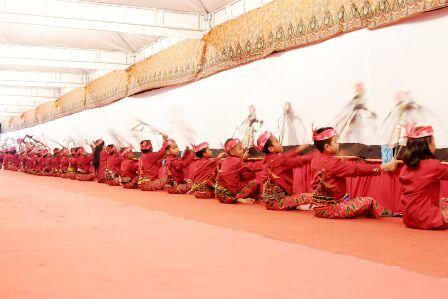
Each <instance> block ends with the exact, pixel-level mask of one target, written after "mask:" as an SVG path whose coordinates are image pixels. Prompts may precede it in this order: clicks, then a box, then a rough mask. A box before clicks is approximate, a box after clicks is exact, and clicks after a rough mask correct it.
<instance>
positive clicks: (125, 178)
mask: <svg viewBox="0 0 448 299" xmlns="http://www.w3.org/2000/svg"><path fill="white" fill-rule="evenodd" d="M121 156H122V157H123V158H124V160H123V161H122V162H121V167H120V183H121V185H122V186H123V188H125V189H137V182H138V162H137V160H135V159H134V153H133V152H132V146H129V147H127V148H125V149H124V150H123V151H122V152H121Z"/></svg>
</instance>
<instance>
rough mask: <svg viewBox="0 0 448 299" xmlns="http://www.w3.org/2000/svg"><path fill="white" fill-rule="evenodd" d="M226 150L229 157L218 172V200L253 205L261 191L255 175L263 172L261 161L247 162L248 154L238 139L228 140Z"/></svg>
mask: <svg viewBox="0 0 448 299" xmlns="http://www.w3.org/2000/svg"><path fill="white" fill-rule="evenodd" d="M224 150H225V152H226V154H227V157H226V158H225V159H224V161H223V162H222V163H221V167H220V169H219V170H218V179H217V183H216V188H215V194H216V198H218V200H219V201H220V202H221V203H228V204H234V203H237V202H239V203H253V202H254V201H255V199H256V198H258V194H259V189H260V183H259V182H257V181H256V180H254V179H255V173H256V172H257V171H261V170H262V163H261V161H259V162H246V160H247V158H248V154H247V153H245V152H244V149H243V146H242V144H241V141H240V140H238V139H233V138H231V139H228V140H227V141H226V143H225V144H224Z"/></svg>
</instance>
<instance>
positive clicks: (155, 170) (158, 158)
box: [139, 142, 167, 180]
mask: <svg viewBox="0 0 448 299" xmlns="http://www.w3.org/2000/svg"><path fill="white" fill-rule="evenodd" d="M166 145H167V144H166V142H164V143H163V145H162V148H161V149H160V150H159V151H157V152H152V153H142V155H141V157H140V160H139V172H140V175H141V176H142V177H146V178H148V179H150V180H154V179H157V178H158V177H159V171H160V167H162V160H163V158H164V157H165V148H166Z"/></svg>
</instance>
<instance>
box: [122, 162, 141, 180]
mask: <svg viewBox="0 0 448 299" xmlns="http://www.w3.org/2000/svg"><path fill="white" fill-rule="evenodd" d="M120 172H121V176H122V177H127V178H131V179H133V178H135V177H136V176H137V175H138V162H137V161H136V160H134V159H127V158H126V159H124V160H123V161H122V162H121V167H120Z"/></svg>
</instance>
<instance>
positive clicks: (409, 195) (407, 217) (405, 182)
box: [400, 126, 448, 229]
mask: <svg viewBox="0 0 448 299" xmlns="http://www.w3.org/2000/svg"><path fill="white" fill-rule="evenodd" d="M433 135H434V134H433V129H432V127H431V126H427V127H417V128H415V129H412V130H411V131H410V132H409V133H408V142H407V144H406V149H405V152H404V155H403V161H404V163H405V166H404V167H403V169H402V170H401V174H400V182H401V184H402V186H403V195H402V196H401V202H402V204H403V206H404V212H403V222H404V224H405V225H406V226H407V227H410V228H417V229H447V228H448V198H440V181H441V180H448V165H446V164H442V163H441V162H440V161H438V160H436V158H435V156H434V153H435V151H436V144H435V140H434V136H433Z"/></svg>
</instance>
